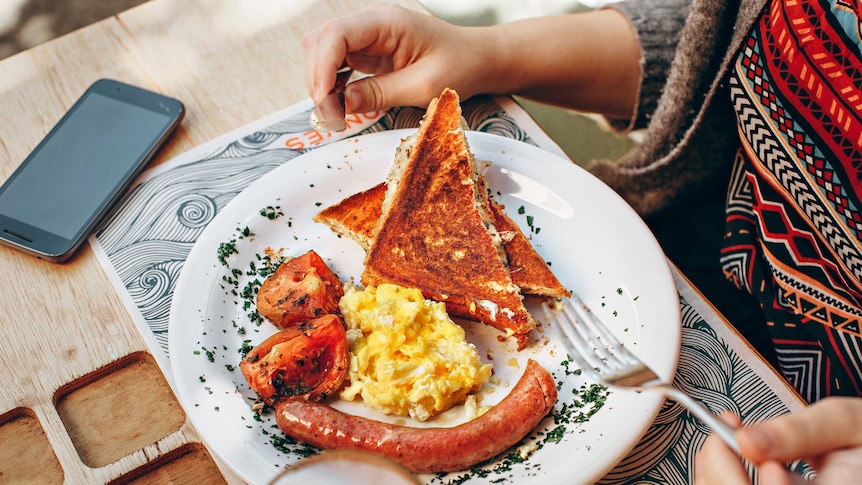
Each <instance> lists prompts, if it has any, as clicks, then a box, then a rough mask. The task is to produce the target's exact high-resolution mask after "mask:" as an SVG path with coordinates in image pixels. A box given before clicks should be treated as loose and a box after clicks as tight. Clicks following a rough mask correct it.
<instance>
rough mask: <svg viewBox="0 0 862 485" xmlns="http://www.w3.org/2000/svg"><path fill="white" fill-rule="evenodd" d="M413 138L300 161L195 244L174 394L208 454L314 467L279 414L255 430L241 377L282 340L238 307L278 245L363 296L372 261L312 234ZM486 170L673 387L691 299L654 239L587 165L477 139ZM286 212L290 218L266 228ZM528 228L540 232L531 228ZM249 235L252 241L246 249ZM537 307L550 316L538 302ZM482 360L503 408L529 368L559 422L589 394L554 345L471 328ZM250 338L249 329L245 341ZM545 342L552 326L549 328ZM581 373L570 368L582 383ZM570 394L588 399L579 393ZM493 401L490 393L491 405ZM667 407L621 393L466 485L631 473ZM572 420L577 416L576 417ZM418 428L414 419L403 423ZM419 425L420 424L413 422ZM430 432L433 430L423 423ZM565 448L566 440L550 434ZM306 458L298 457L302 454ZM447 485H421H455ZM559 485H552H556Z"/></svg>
mask: <svg viewBox="0 0 862 485" xmlns="http://www.w3.org/2000/svg"><path fill="white" fill-rule="evenodd" d="M413 131H414V130H395V131H388V132H382V133H376V134H370V135H364V136H359V137H356V138H351V139H348V140H344V141H341V142H337V143H334V144H332V145H328V146H324V147H321V148H317V149H315V150H313V151H311V152H309V153H307V154H305V155H302V156H300V157H297V158H296V159H294V160H292V161H289V162H287V163H285V164H284V165H282V166H281V167H279V168H277V169H275V170H274V171H273V172H271V173H270V174H268V175H266V176H265V177H263V178H262V179H261V180H259V181H257V182H255V183H254V184H252V185H251V186H250V187H248V188H247V189H246V190H244V191H243V192H242V193H240V194H239V195H238V196H237V197H236V198H235V199H234V200H232V201H231V202H230V203H229V204H228V205H227V206H226V207H225V208H224V209H222V211H221V212H220V213H219V214H218V216H217V217H216V218H215V220H213V221H212V223H210V225H209V226H208V227H207V229H206V230H205V231H204V233H203V234H202V235H201V237H200V239H199V240H198V241H197V243H196V244H195V246H194V248H193V249H192V251H191V253H190V254H189V257H188V259H187V261H186V262H185V266H184V268H183V271H182V274H181V276H180V278H179V281H178V283H177V288H176V291H175V293H174V296H173V304H172V307H171V315H170V330H169V342H170V361H171V368H172V371H173V375H174V379H175V382H176V387H177V393H178V394H179V398H180V401H181V402H182V404H183V407H184V408H185V410H186V413H187V414H188V416H189V418H190V419H191V422H192V423H193V425H194V426H195V428H196V429H197V430H198V432H199V433H200V435H201V437H202V438H203V440H204V442H205V443H206V445H207V446H208V447H209V449H210V451H211V452H212V453H214V454H215V455H217V456H218V457H219V458H220V459H221V460H222V461H223V462H224V463H226V464H228V465H229V466H230V467H232V468H233V469H234V470H235V471H236V473H238V474H239V475H240V476H241V477H242V478H243V479H245V480H247V481H248V482H250V483H257V484H262V483H267V482H268V481H269V480H271V479H272V478H273V477H274V476H276V475H277V474H278V472H279V471H281V470H282V469H284V467H286V466H289V465H290V464H292V463H294V462H296V461H297V460H300V459H302V458H301V457H300V454H301V450H302V449H303V447H302V446H300V445H287V446H286V448H289V450H290V451H285V448H284V447H282V448H281V449H278V448H277V447H276V446H275V445H274V444H273V442H279V441H280V437H281V436H282V434H281V433H280V432H279V430H278V429H277V428H276V427H275V425H274V419H272V417H271V416H269V417H264V419H263V421H258V420H255V413H254V412H253V411H252V410H251V409H250V406H251V403H252V401H253V399H254V395H253V394H252V392H251V391H250V390H249V389H248V387H247V385H246V384H245V380H244V378H243V376H242V374H241V372H240V371H239V369H238V363H239V361H240V358H241V356H240V353H239V349H240V348H241V347H242V346H243V342H244V341H245V340H249V341H250V342H248V343H249V344H250V345H256V344H257V343H258V342H260V341H261V340H263V339H264V338H265V337H266V336H268V335H270V334H271V333H273V332H274V331H275V328H274V327H273V326H271V325H270V324H268V323H263V324H262V325H255V324H253V323H251V321H250V320H249V318H248V316H247V313H248V310H246V309H244V308H243V301H244V300H243V299H242V298H241V297H238V296H235V295H233V294H232V293H231V290H233V289H234V288H235V287H236V288H237V289H238V290H241V289H242V288H243V287H244V285H245V284H246V282H248V281H250V278H251V277H249V276H247V275H246V274H244V270H246V269H248V268H249V267H250V264H251V263H252V262H255V264H257V263H256V255H260V254H263V252H264V249H265V248H267V247H270V248H273V249H281V254H282V255H285V256H297V255H300V254H302V253H304V252H306V251H308V250H309V249H314V250H315V251H317V252H318V253H319V254H320V255H321V256H322V257H323V258H324V259H325V260H326V261H327V263H328V264H329V266H330V268H332V269H333V271H335V272H336V273H337V274H338V275H339V276H340V277H341V279H342V280H343V281H347V280H351V279H352V280H354V281H357V282H358V279H359V275H360V273H361V271H362V261H363V255H364V253H363V251H362V250H361V249H360V248H359V246H358V245H357V244H356V243H355V242H353V241H352V240H349V239H347V238H339V237H338V236H336V234H335V233H333V232H332V231H331V230H330V229H329V228H328V227H327V226H325V225H323V224H319V223H315V222H313V221H312V216H313V215H314V214H316V213H317V212H318V211H319V210H320V209H322V208H323V207H326V206H328V205H331V204H334V203H336V202H338V201H340V200H341V199H343V198H345V197H347V196H349V195H352V194H354V193H356V192H359V191H360V190H364V189H366V188H369V187H371V186H373V185H375V184H377V183H379V182H380V181H382V180H384V179H385V177H386V174H387V172H388V169H389V165H390V162H391V161H392V160H393V158H394V154H395V148H396V146H397V145H398V143H399V142H400V140H401V139H402V138H404V137H406V136H407V135H409V134H411V133H412V132H413ZM468 140H469V142H470V147H471V149H472V151H473V152H474V153H475V155H476V157H477V159H478V160H487V161H490V162H493V165H492V166H491V167H490V168H489V169H488V172H487V178H488V182H489V185H490V187H491V190H492V193H493V194H494V197H495V198H497V199H498V200H500V201H502V202H503V203H504V204H505V205H506V210H507V212H508V214H509V215H510V216H511V217H512V218H513V219H514V220H515V221H516V222H517V223H518V224H519V225H521V227H522V229H523V230H524V231H525V233H526V234H531V232H532V241H533V244H534V246H535V247H536V248H537V250H538V251H539V253H540V254H541V255H542V256H543V257H544V258H545V259H546V260H547V261H550V262H551V264H552V266H551V268H552V269H553V270H554V272H555V274H556V275H557V277H558V278H560V280H561V281H562V282H563V284H564V285H566V286H567V287H568V288H570V289H572V290H573V291H575V292H576V293H578V294H579V295H581V297H582V298H583V299H584V300H585V301H586V302H587V304H589V305H591V306H592V307H593V308H594V309H595V311H596V312H597V313H598V314H599V316H600V317H601V318H603V319H604V320H605V321H606V322H607V323H608V324H609V325H610V326H611V327H612V328H613V329H614V331H615V333H617V335H618V336H619V337H620V338H621V340H623V341H624V342H625V343H626V344H627V345H629V346H630V348H632V349H633V350H634V351H635V352H636V353H638V354H639V355H640V356H641V357H642V358H643V359H644V360H645V361H646V362H647V363H648V364H649V365H651V366H652V367H653V368H654V369H655V370H656V371H657V372H658V373H659V374H660V375H661V376H663V377H667V378H670V377H671V376H672V375H673V373H674V371H675V368H676V363H677V358H678V356H679V347H680V328H681V324H680V313H679V301H678V296H677V292H676V288H675V287H674V284H673V280H672V277H671V274H670V269H669V267H668V265H667V262H666V259H665V257H664V255H663V253H662V251H661V249H660V248H659V246H658V244H657V242H656V241H655V239H654V237H653V236H652V234H651V233H650V231H649V230H648V229H647V227H646V225H645V224H644V223H643V222H642V221H641V219H640V218H639V217H638V216H637V215H636V214H635V213H634V211H633V210H632V209H631V208H630V207H629V206H628V205H627V204H626V203H625V202H624V201H623V200H622V199H621V198H620V197H618V196H617V195H616V194H615V193H614V192H613V191H612V190H610V189H609V188H608V187H607V186H606V185H604V184H603V183H601V182H600V181H599V180H597V179H596V178H594V177H593V176H592V175H590V174H589V173H588V172H586V171H584V170H583V169H581V168H579V167H578V166H577V165H575V164H573V163H571V162H570V161H568V160H564V159H562V158H560V157H558V156H555V155H552V154H550V153H548V152H546V151H544V150H541V149H539V148H536V147H534V146H532V145H528V144H525V143H521V142H518V141H513V140H511V139H508V138H503V137H499V136H495V135H489V134H486V133H479V132H470V133H468ZM268 206H271V207H275V206H279V207H280V210H281V212H282V213H283V214H284V215H283V216H280V217H277V218H275V219H272V220H270V219H268V218H266V217H264V216H262V215H261V214H260V211H261V209H264V208H266V207H268ZM528 216H529V217H530V218H531V219H529V220H531V222H532V226H533V230H532V231H531V229H530V227H529V226H528V224H529V223H528ZM246 227H247V228H249V229H250V231H251V232H252V233H254V236H251V237H243V238H238V236H239V235H240V233H241V231H242V229H244V228H246ZM231 239H237V240H236V248H237V250H238V253H237V254H232V255H230V257H229V258H228V266H229V267H230V268H239V269H241V270H243V274H241V275H239V276H238V277H237V279H238V280H239V283H238V284H237V285H234V284H233V283H231V282H230V281H227V282H226V281H225V277H227V276H230V271H229V270H228V268H227V267H226V266H225V265H222V264H221V263H220V262H219V261H218V259H217V252H218V248H219V246H220V244H221V243H225V242H228V241H230V240H231ZM528 306H529V308H531V310H532V311H533V315H534V316H536V317H537V318H538V319H539V320H542V319H543V318H544V317H543V316H542V313H541V312H540V311H539V309H538V306H537V305H536V304H535V302H532V301H530V302H529V305H528ZM461 323H463V324H464V326H465V328H466V329H467V338H468V339H469V340H470V341H472V342H473V343H475V344H476V346H477V347H478V348H479V351H480V354H479V355H480V356H482V357H483V359H484V358H487V357H486V356H490V357H491V358H492V359H493V360H491V362H492V363H493V365H494V372H495V376H496V377H497V378H499V384H497V385H494V384H489V385H488V386H486V387H487V389H486V392H485V393H484V394H483V404H494V403H496V402H498V401H499V400H500V399H502V398H503V396H505V394H506V393H507V392H508V390H509V389H510V388H511V386H512V385H514V383H515V382H516V381H517V379H518V377H519V376H520V374H521V372H522V370H523V367H524V363H525V361H526V359H527V358H534V359H536V360H538V361H539V362H540V363H541V364H543V365H544V366H545V367H546V368H547V369H548V370H550V371H551V372H552V374H553V375H554V377H555V378H556V379H557V380H558V382H562V384H563V386H562V389H561V391H560V399H559V402H558V403H557V408H556V409H555V414H557V415H561V410H562V408H563V404H564V403H568V404H569V405H570V406H571V405H572V404H575V401H576V400H577V390H578V389H579V388H580V386H582V385H583V384H585V380H584V379H582V378H581V377H580V376H577V375H573V374H571V373H567V372H566V368H565V366H564V365H563V364H562V362H563V361H564V359H565V352H562V351H561V350H559V349H558V348H557V346H556V344H555V342H556V338H555V336H554V334H553V333H552V332H551V331H545V332H544V336H543V337H541V338H539V339H537V342H535V343H534V344H533V345H532V346H531V347H530V348H528V349H526V350H524V351H522V352H517V351H515V350H514V344H513V343H512V342H505V343H501V342H499V341H497V339H496V337H497V333H496V331H494V330H493V329H490V327H487V326H484V325H481V324H475V323H470V322H461ZM237 327H244V328H245V330H246V333H245V334H242V333H241V332H239V331H238V329H237ZM545 327H546V328H547V326H545ZM570 370H573V369H570ZM573 389H574V391H575V394H573ZM492 391H493V392H492ZM663 400H664V398H663V397H662V396H661V395H660V394H659V393H652V392H644V393H635V392H629V391H620V390H613V391H611V393H610V394H609V395H608V397H607V399H606V404H605V405H604V407H603V408H602V409H600V410H599V411H598V412H596V413H595V414H594V415H593V416H592V417H590V418H589V419H588V420H586V421H585V422H583V423H568V424H563V427H562V428H560V429H558V430H557V431H556V432H554V433H550V434H548V432H550V431H552V430H554V429H556V428H558V426H560V425H559V424H555V423H554V421H553V420H552V419H551V418H548V419H546V420H545V422H544V423H543V424H542V425H541V426H540V429H539V430H537V432H536V433H534V434H533V435H532V436H533V438H534V441H535V442H538V443H542V446H541V448H540V449H539V450H537V451H535V452H533V453H532V454H531V455H530V456H529V458H528V459H527V460H526V461H524V462H523V463H511V462H512V460H511V459H505V458H502V459H501V460H500V461H498V462H497V463H492V464H490V465H487V466H485V468H486V469H488V470H492V471H491V472H490V473H489V474H487V475H486V476H485V477H481V476H480V475H482V474H481V473H469V475H470V476H471V478H470V479H469V480H468V481H467V483H493V482H499V481H500V480H501V479H506V480H514V481H516V482H517V483H576V482H579V483H592V482H594V481H595V480H597V479H599V478H601V477H602V476H603V475H604V474H605V473H606V472H607V471H608V470H610V469H611V468H612V467H613V466H614V465H615V464H616V463H618V462H619V461H620V460H621V459H622V458H623V457H625V455H626V454H627V453H628V451H629V450H630V449H631V448H632V447H633V446H634V445H635V444H636V443H637V442H638V440H639V439H640V437H641V436H642V435H643V434H644V433H645V432H646V429H647V428H648V427H649V425H650V424H651V423H652V421H653V419H654V417H655V415H656V414H657V412H658V410H659V407H660V406H661V403H662V402H663ZM336 407H338V408H339V409H342V410H344V411H346V412H350V413H355V414H362V415H365V416H369V417H375V418H377V419H382V420H388V421H390V422H394V421H395V420H393V419H391V418H386V417H383V416H382V415H380V414H378V413H376V412H374V411H372V410H370V409H368V408H366V407H365V406H363V405H362V404H361V402H352V403H346V402H341V401H339V402H337V403H336ZM459 411H460V410H459V409H455V410H451V411H449V412H447V413H445V414H444V415H442V416H441V417H440V418H439V419H437V420H436V421H431V422H426V423H425V424H424V425H432V426H434V425H436V426H451V425H453V424H456V423H458V422H459V420H461V419H462V417H461V415H460V414H459ZM568 414H569V416H571V414H572V413H571V408H570V412H569V413H568ZM404 421H406V420H405V419H404V418H401V422H404ZM411 423H412V421H411ZM415 425H420V424H415ZM560 430H564V432H563V433H562V439H560V440H559V441H555V440H553V439H549V436H558V435H559V433H560ZM296 450H300V452H299V453H297V451H296ZM463 475H465V473H463V472H462V473H455V474H452V475H451V478H450V477H437V476H434V475H427V476H422V477H420V478H421V479H422V480H424V481H427V482H429V483H447V482H449V481H450V480H452V479H454V478H455V477H461V476H463ZM549 480H551V482H549Z"/></svg>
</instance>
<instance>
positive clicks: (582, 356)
mask: <svg viewBox="0 0 862 485" xmlns="http://www.w3.org/2000/svg"><path fill="white" fill-rule="evenodd" d="M544 309H545V314H546V315H547V317H548V319H549V320H550V321H551V322H554V323H555V324H556V325H553V327H552V328H553V330H554V332H555V333H561V334H562V335H561V336H562V339H561V340H562V342H563V344H564V346H565V347H566V351H567V352H568V353H569V357H570V358H571V359H572V360H574V361H575V364H577V365H578V367H580V368H581V370H582V371H584V372H587V373H589V374H591V375H592V376H593V377H595V378H598V377H599V376H598V373H597V372H596V369H598V368H601V367H602V365H603V363H602V362H601V361H599V360H598V358H597V357H596V355H595V353H594V352H593V351H592V350H591V349H590V348H589V343H588V342H587V341H586V339H584V338H582V337H581V336H580V335H579V334H578V331H577V330H576V327H577V324H576V320H575V317H574V316H573V315H572V314H571V312H569V311H567V309H566V308H565V307H563V311H562V312H559V311H558V312H556V313H555V314H552V313H551V310H549V309H548V307H544Z"/></svg>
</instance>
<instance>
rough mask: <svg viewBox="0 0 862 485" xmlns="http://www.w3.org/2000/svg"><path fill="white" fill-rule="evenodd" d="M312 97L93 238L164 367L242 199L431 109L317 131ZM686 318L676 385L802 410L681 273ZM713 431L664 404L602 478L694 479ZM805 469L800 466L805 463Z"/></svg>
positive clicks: (502, 107)
mask: <svg viewBox="0 0 862 485" xmlns="http://www.w3.org/2000/svg"><path fill="white" fill-rule="evenodd" d="M311 110H312V105H311V101H310V100H306V101H304V102H302V103H298V104H296V105H294V106H291V107H289V108H287V109H285V110H283V111H280V112H278V113H275V114H273V115H271V116H268V117H266V118H264V119H261V120H258V121H256V122H254V123H252V124H250V125H248V126H245V127H242V128H240V129H238V130H236V131H234V132H231V133H228V134H226V135H224V136H222V137H219V138H218V139H215V140H212V141H210V142H208V143H205V144H203V145H201V146H199V147H197V148H195V149H193V150H191V151H189V152H187V153H185V154H183V155H180V156H178V157H176V158H174V159H173V160H170V161H168V162H166V163H164V164H162V165H159V166H158V167H156V168H153V169H151V170H149V171H147V172H145V173H144V174H142V175H141V176H140V177H139V178H138V180H137V181H136V183H135V184H134V185H133V187H132V188H131V189H130V190H129V192H128V193H127V194H126V196H125V197H124V198H123V199H122V200H121V201H120V203H119V204H118V205H117V207H116V208H115V209H114V210H113V212H112V213H111V215H110V216H109V217H108V219H107V220H106V221H105V222H104V223H103V224H102V225H101V227H100V228H99V229H98V230H97V231H96V232H95V233H94V235H93V236H91V238H90V245H91V247H92V248H93V250H94V251H95V253H96V255H97V257H98V259H99V262H100V263H101V265H102V266H103V268H104V269H105V271H106V273H107V274H108V275H109V278H110V279H111V282H112V284H113V286H114V288H115V289H116V291H117V293H118V294H119V295H120V297H121V298H122V300H123V302H124V304H125V305H126V307H127V308H128V310H129V312H130V314H131V316H132V318H133V320H134V321H135V324H136V325H137V327H138V329H139V330H140V332H141V334H142V335H143V337H144V339H145V340H146V342H147V345H148V347H149V349H150V351H151V352H152V354H153V356H154V357H155V359H156V360H157V362H158V363H159V366H160V367H161V369H162V371H163V372H164V373H165V375H166V377H167V378H168V380H169V381H170V382H171V383H172V385H173V378H172V375H171V370H170V365H169V362H168V317H169V311H170V307H171V296H172V293H173V289H174V287H175V285H176V281H177V278H178V277H179V274H180V271H181V270H182V267H183V263H184V261H185V259H186V257H187V255H188V254H189V252H190V251H191V248H192V246H193V245H194V243H195V241H196V240H197V238H198V236H200V234H201V232H202V231H203V230H204V228H206V226H207V224H208V223H209V222H210V221H211V220H212V219H213V218H214V217H215V216H216V214H217V213H218V211H219V210H220V209H221V208H223V207H224V206H225V205H227V204H228V203H229V202H230V201H231V200H232V199H233V197H234V196H236V195H237V194H238V193H240V192H241V191H242V190H243V189H244V188H246V187H247V186H248V185H249V184H251V183H252V182H254V181H255V180H257V179H258V178H259V177H262V176H263V175H265V174H266V173H268V172H269V171H271V170H273V169H274V168H276V167H278V166H280V165H281V164H283V163H289V162H290V160H292V159H294V158H296V157H298V156H300V155H302V154H303V153H305V152H307V151H309V150H313V149H315V148H317V147H320V146H322V145H325V144H327V143H332V142H334V141H337V140H341V139H344V138H347V137H351V136H355V135H358V134H366V133H372V132H378V131H385V130H392V129H398V128H415V127H418V125H419V121H420V120H421V118H422V116H423V115H424V113H425V112H424V110H421V109H417V108H396V109H392V110H389V111H385V112H379V113H370V114H366V115H355V116H352V117H350V119H349V120H348V121H349V129H348V130H347V131H345V132H342V133H338V134H326V135H324V134H321V133H319V132H317V131H315V130H313V129H312V128H311V126H310V125H309V123H308V116H309V114H310V112H311ZM463 113H464V118H465V119H466V120H467V123H468V125H469V127H470V129H471V130H475V131H483V132H487V133H493V134H496V135H500V136H505V137H508V138H513V139H516V140H520V141H524V142H526V143H531V144H533V145H537V146H540V147H542V148H543V149H545V150H548V151H550V152H552V153H555V154H557V155H560V156H563V157H565V154H564V153H563V151H562V150H560V148H559V147H558V146H557V145H556V144H555V143H554V142H553V141H552V140H551V139H550V138H549V137H548V136H547V135H546V134H545V133H544V132H543V131H542V130H541V129H540V128H539V127H538V126H537V125H536V124H535V122H534V121H533V120H532V119H531V118H530V117H529V115H527V113H526V112H524V111H523V109H521V108H520V106H518V105H517V104H516V103H515V102H514V101H512V100H511V99H510V98H505V97H501V98H489V97H481V96H480V97H475V98H471V99H469V100H467V101H465V102H464V103H463ZM673 273H674V279H675V281H676V284H677V288H678V289H679V292H680V309H681V311H682V315H683V329H682V349H681V354H680V360H679V368H678V371H677V376H676V379H675V382H674V384H675V385H676V386H677V387H679V388H681V389H683V390H684V391H686V392H688V393H689V394H691V395H692V396H694V397H696V398H698V399H700V400H701V401H703V402H704V403H706V404H707V406H708V407H710V408H711V409H713V410H714V411H716V412H717V411H721V410H728V409H729V410H733V411H735V412H737V413H738V414H739V416H741V418H742V420H743V422H744V423H753V422H757V421H761V420H764V419H768V418H770V417H773V416H777V415H779V414H783V413H786V412H788V411H790V410H793V409H798V408H799V407H801V404H800V402H799V400H798V399H797V398H796V397H795V396H794V395H793V393H792V392H791V391H789V389H788V388H787V386H786V385H785V384H784V383H783V381H781V380H780V379H779V378H778V377H777V376H776V374H775V373H774V372H772V371H771V369H770V368H769V367H768V366H766V364H764V363H763V361H762V360H761V359H759V357H757V356H756V355H755V354H754V353H753V352H752V351H751V349H750V348H749V347H748V345H747V344H746V343H745V342H744V341H743V340H742V339H741V338H739V336H738V335H736V334H735V333H734V332H733V331H732V330H730V329H729V328H728V327H727V324H726V323H725V322H724V321H723V320H722V319H721V318H720V317H719V316H717V315H716V314H715V313H714V312H712V310H711V308H710V306H709V304H708V303H706V302H704V301H703V299H702V298H701V297H700V296H699V294H698V293H697V292H696V291H695V290H694V289H693V288H691V286H690V285H688V283H687V282H686V281H685V279H684V278H683V277H682V276H681V275H680V274H679V273H678V271H676V269H674V270H673ZM708 433H709V430H708V429H707V428H706V427H705V426H704V425H703V424H701V423H700V421H698V420H697V419H696V418H694V417H693V416H691V415H689V414H688V412H687V411H686V410H685V409H684V408H683V407H681V406H679V405H677V404H676V403H673V402H671V401H667V402H665V404H664V406H663V407H662V409H661V411H660V412H659V414H658V416H657V418H656V420H655V422H654V424H653V425H652V427H651V428H650V429H649V431H648V432H647V434H646V435H645V436H644V438H643V439H642V440H641V441H640V443H639V444H637V445H636V446H635V448H634V449H633V450H632V452H631V453H630V454H629V456H628V457H627V458H626V459H624V460H623V461H622V462H621V463H620V464H619V465H618V466H617V467H616V468H615V469H614V470H612V471H611V472H610V473H609V474H608V475H607V477H606V478H605V479H604V480H602V483H667V484H683V483H690V482H691V481H692V480H693V478H692V477H691V476H690V473H691V470H692V467H693V462H694V455H695V452H696V450H697V449H699V448H700V446H701V445H702V443H703V441H704V440H705V439H706V437H707V435H708ZM798 466H801V465H798Z"/></svg>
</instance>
